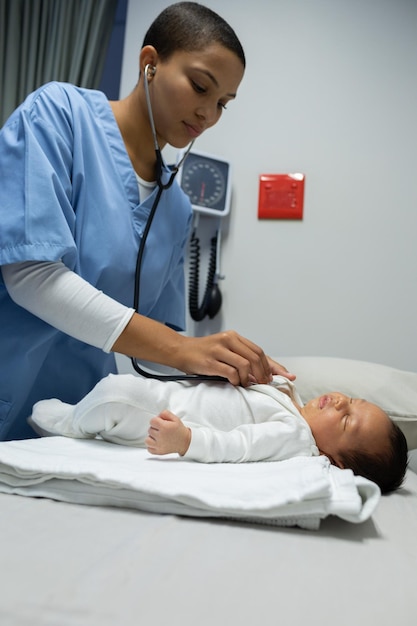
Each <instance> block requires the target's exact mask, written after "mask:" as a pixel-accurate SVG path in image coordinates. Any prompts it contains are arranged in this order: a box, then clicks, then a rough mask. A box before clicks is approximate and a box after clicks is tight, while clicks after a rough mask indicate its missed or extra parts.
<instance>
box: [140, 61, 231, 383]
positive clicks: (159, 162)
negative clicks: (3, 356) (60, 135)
mask: <svg viewBox="0 0 417 626" xmlns="http://www.w3.org/2000/svg"><path fill="white" fill-rule="evenodd" d="M155 71H156V68H155V67H152V66H151V65H147V66H146V67H145V72H144V88H145V96H146V104H147V107H148V114H149V121H150V125H151V130H152V136H153V142H154V147H155V155H156V184H157V187H158V191H157V194H156V196H155V199H154V201H153V204H152V207H151V210H150V213H149V217H148V219H147V222H146V225H145V228H144V231H143V236H142V240H141V242H140V246H139V251H138V256H137V259H136V270H135V289H134V294H133V307H134V309H135V311H136V312H137V313H139V298H140V275H141V268H142V257H143V253H144V251H145V244H146V240H147V237H148V233H149V230H150V228H151V225H152V221H153V218H154V215H155V212H156V209H157V208H158V205H159V201H160V199H161V195H162V192H163V191H165V190H166V189H169V188H170V187H171V186H172V184H173V182H174V180H175V177H176V175H177V173H178V171H179V169H180V167H181V165H182V164H183V163H184V161H185V159H186V158H187V156H188V153H189V152H190V150H191V148H192V147H193V144H194V141H192V142H191V143H190V145H189V146H188V148H187V150H186V151H185V153H184V154H183V156H182V158H181V160H180V161H179V162H178V163H177V164H176V165H174V166H172V167H171V168H170V169H171V175H170V176H169V178H168V181H167V182H166V183H164V182H163V181H162V171H163V169H164V167H165V168H166V169H167V167H166V166H165V163H164V160H163V158H162V154H161V149H160V147H159V144H158V139H157V137H156V130H155V123H154V119H153V113H152V105H151V99H150V95H149V85H148V80H147V78H148V76H149V77H152V76H154V74H155ZM131 361H132V365H133V369H134V370H135V371H136V372H137V373H138V374H140V375H141V376H144V377H145V378H156V379H157V380H165V381H170V380H192V381H197V382H200V381H219V382H229V381H228V379H227V378H224V377H223V376H209V375H204V374H192V375H190V374H174V375H170V374H157V373H154V372H148V371H146V370H144V369H142V368H141V366H140V365H139V363H138V361H137V359H136V358H135V357H132V358H131Z"/></svg>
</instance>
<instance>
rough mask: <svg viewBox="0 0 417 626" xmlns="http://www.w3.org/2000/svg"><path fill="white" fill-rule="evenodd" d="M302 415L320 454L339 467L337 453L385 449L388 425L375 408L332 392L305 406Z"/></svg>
mask: <svg viewBox="0 0 417 626" xmlns="http://www.w3.org/2000/svg"><path fill="white" fill-rule="evenodd" d="M301 414H302V415H303V417H304V419H305V420H306V422H307V423H308V424H309V426H310V428H311V431H312V433H313V436H314V439H315V440H316V444H317V447H318V448H319V450H320V452H322V453H323V454H325V455H326V456H328V457H329V458H330V460H331V461H332V462H333V463H335V465H339V466H341V465H342V464H341V461H340V453H341V452H349V451H353V450H355V449H359V450H361V451H367V452H369V453H370V454H374V453H375V454H376V453H378V452H381V451H383V450H385V449H386V448H387V445H388V437H389V432H390V429H391V423H390V419H389V417H388V415H387V414H386V413H385V412H384V411H383V410H382V409H380V408H379V407H378V406H377V405H376V404H372V403H371V402H367V401H366V400H361V399H359V398H349V397H348V396H345V395H344V394H342V393H339V392H332V393H328V394H326V395H324V396H320V397H319V398H314V399H313V400H310V401H309V402H307V404H306V405H305V406H304V407H303V408H302V410H301Z"/></svg>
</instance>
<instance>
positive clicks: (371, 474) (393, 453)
mask: <svg viewBox="0 0 417 626" xmlns="http://www.w3.org/2000/svg"><path fill="white" fill-rule="evenodd" d="M340 460H341V462H342V465H343V467H346V468H349V469H351V470H352V471H353V473H354V474H358V475H359V476H364V477H365V478H368V479H369V480H372V481H373V482H374V483H376V484H377V485H378V486H379V488H380V489H381V492H382V493H389V492H390V491H395V489H398V488H399V487H401V485H402V483H403V481H404V477H405V472H406V470H407V465H408V450H407V441H406V438H405V436H404V433H403V432H402V430H401V429H400V428H399V427H398V426H397V424H395V423H394V422H391V431H390V434H389V441H388V445H387V447H386V449H385V450H384V451H383V452H379V453H377V454H370V453H369V452H363V451H359V450H353V451H351V452H344V453H340Z"/></svg>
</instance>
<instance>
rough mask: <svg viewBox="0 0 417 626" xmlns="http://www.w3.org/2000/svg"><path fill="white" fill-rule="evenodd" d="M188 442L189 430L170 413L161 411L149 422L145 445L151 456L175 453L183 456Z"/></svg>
mask: <svg viewBox="0 0 417 626" xmlns="http://www.w3.org/2000/svg"><path fill="white" fill-rule="evenodd" d="M190 442H191V430H190V429H189V428H187V426H184V424H183V423H182V421H181V420H180V418H179V417H177V416H176V415H174V414H173V413H171V412H170V411H162V413H160V414H159V415H157V416H156V417H153V418H152V419H151V421H150V422H149V430H148V436H147V438H146V439H145V445H146V447H147V449H148V452H150V453H151V454H170V453H171V452H177V453H178V454H180V455H181V456H184V454H185V453H186V452H187V450H188V448H189V446H190Z"/></svg>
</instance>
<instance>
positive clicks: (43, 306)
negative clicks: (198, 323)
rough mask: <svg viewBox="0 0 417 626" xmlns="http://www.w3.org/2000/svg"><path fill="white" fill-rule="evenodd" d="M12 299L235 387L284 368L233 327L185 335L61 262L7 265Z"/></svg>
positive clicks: (113, 347) (57, 322) (133, 352)
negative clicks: (135, 311) (89, 280)
mask: <svg viewBox="0 0 417 626" xmlns="http://www.w3.org/2000/svg"><path fill="white" fill-rule="evenodd" d="M2 272H3V278H4V282H5V284H6V287H7V289H8V291H9V293H10V296H11V297H12V298H13V300H14V301H15V302H16V303H17V304H19V305H20V306H22V307H24V308H26V309H27V310H28V311H30V312H31V313H32V314H33V315H36V316H37V317H39V318H40V319H43V320H44V321H45V322H47V323H48V324H50V325H51V326H54V327H55V328H57V329H58V330H61V331H63V332H65V333H67V334H69V335H71V336H72V337H75V338H76V339H79V340H80V341H84V342H85V343H88V344H90V345H94V346H96V347H99V348H101V349H103V350H105V351H107V352H109V351H113V352H119V353H121V354H125V355H127V356H130V357H136V358H138V359H143V360H146V361H151V362H153V363H160V364H161V365H168V366H171V367H174V368H176V369H179V370H181V371H183V372H187V373H190V374H209V375H217V376H223V377H224V378H227V379H228V380H229V381H230V382H231V383H232V384H234V385H239V384H240V385H243V386H247V385H249V384H251V383H253V382H259V383H265V382H268V381H269V380H270V377H271V371H272V373H274V374H277V373H280V374H282V375H285V376H287V377H289V376H290V375H288V372H287V371H286V370H285V368H284V367H283V366H280V365H279V364H277V363H275V362H273V361H271V360H270V359H268V358H267V357H266V356H265V354H264V352H263V351H262V349H261V348H260V347H259V346H257V345H255V344H254V343H252V342H251V341H249V340H248V339H246V338H244V337H242V336H240V335H239V334H238V333H236V332H234V331H225V332H221V333H217V334H215V335H208V336H206V337H186V336H184V335H181V334H179V333H177V332H176V331H174V330H172V329H171V328H169V327H168V326H166V325H164V324H161V323H160V322H156V321H155V320H152V319H150V318H147V317H144V316H143V315H139V314H138V313H134V311H133V309H130V308H128V307H126V306H124V305H122V304H120V303H119V302H116V301H115V300H113V299H112V298H110V297H109V296H107V295H105V294H104V293H102V292H101V291H100V290H98V289H96V288H95V287H93V286H92V285H90V284H89V283H88V282H87V281H85V280H84V279H83V278H81V277H80V276H78V275H77V274H75V273H74V272H72V271H71V270H69V269H68V268H67V267H66V266H65V265H64V264H63V263H61V262H25V263H17V264H13V265H9V266H4V267H3V268H2Z"/></svg>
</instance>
